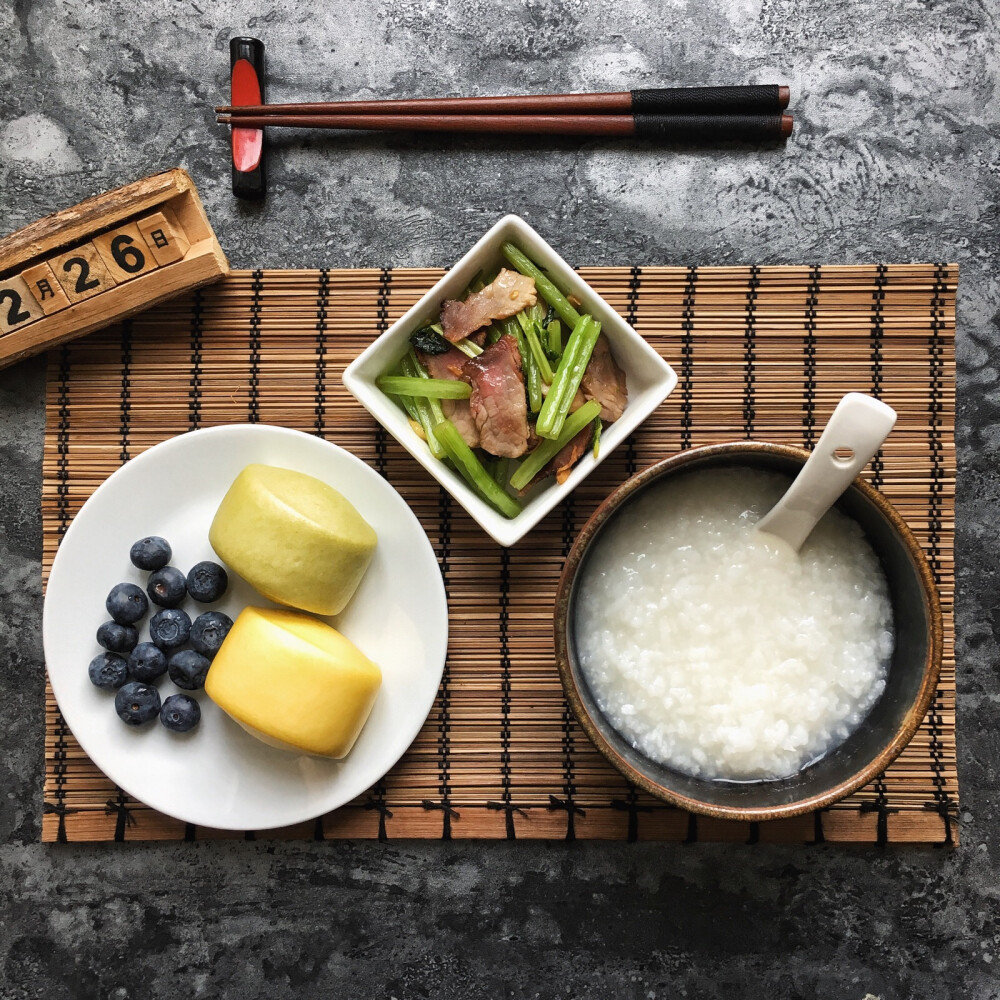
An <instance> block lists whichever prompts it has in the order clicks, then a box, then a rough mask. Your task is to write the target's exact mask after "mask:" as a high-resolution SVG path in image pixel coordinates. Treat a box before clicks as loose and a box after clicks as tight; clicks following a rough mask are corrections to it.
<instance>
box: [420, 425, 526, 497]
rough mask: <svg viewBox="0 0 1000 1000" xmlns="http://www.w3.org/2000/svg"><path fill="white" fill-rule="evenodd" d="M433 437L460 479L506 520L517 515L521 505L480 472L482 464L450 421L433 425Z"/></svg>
mask: <svg viewBox="0 0 1000 1000" xmlns="http://www.w3.org/2000/svg"><path fill="white" fill-rule="evenodd" d="M434 433H435V434H436V435H437V439H438V441H440V442H441V446H442V447H443V448H444V450H445V452H446V453H447V455H448V457H449V458H450V459H451V460H452V462H453V463H454V465H455V468H456V469H457V470H458V472H459V474H460V475H461V476H462V478H463V479H464V480H465V481H466V482H467V483H468V484H469V485H470V486H471V487H472V488H473V489H474V490H475V491H476V492H477V493H478V494H479V495H480V496H481V497H482V498H483V499H484V500H485V501H486V502H487V503H489V504H492V505H493V506H494V507H496V509H497V510H498V511H500V513H501V514H505V515H506V516H507V517H517V515H518V514H520V513H521V505H520V504H519V503H518V502H517V501H516V500H515V499H514V498H513V497H511V496H508V495H507V494H506V493H505V492H504V491H503V490H502V489H501V488H500V487H499V486H498V485H497V483H496V481H495V480H494V479H493V477H492V476H491V475H490V474H489V473H488V472H487V471H486V469H484V468H483V463H482V462H480V461H479V459H478V458H476V456H475V454H474V453H473V451H472V449H471V448H470V447H469V446H468V445H467V444H466V443H465V441H463V440H462V435H461V434H459V433H458V428H457V427H456V426H455V425H454V424H453V423H452V422H451V421H450V420H444V421H442V422H441V423H440V424H437V425H436V426H435V428H434Z"/></svg>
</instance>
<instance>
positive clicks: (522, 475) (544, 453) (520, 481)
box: [510, 399, 601, 490]
mask: <svg viewBox="0 0 1000 1000" xmlns="http://www.w3.org/2000/svg"><path fill="white" fill-rule="evenodd" d="M600 415H601V404H600V403H598V402H597V400H594V399H592V400H590V401H589V402H587V403H584V404H583V406H581V407H580V409H579V410H576V411H575V412H573V413H571V414H570V415H569V416H568V417H567V418H566V422H565V424H564V425H563V429H562V433H560V435H559V437H558V438H556V439H555V440H554V441H543V442H542V443H541V444H540V445H539V446H538V447H537V448H536V449H535V450H534V451H533V452H532V453H531V454H530V455H528V457H527V458H525V459H524V461H523V462H521V464H520V465H519V466H518V468H517V470H516V471H515V473H514V475H512V476H511V477H510V485H511V486H513V487H514V489H516V490H523V489H524V488H525V486H527V485H528V483H530V482H531V480H532V479H534V478H535V476H537V475H538V473H539V472H541V471H542V469H544V468H545V466H546V465H548V464H549V462H551V461H552V459H554V458H555V457H556V455H558V454H559V452H560V451H562V450H563V448H565V447H566V445H568V444H569V443H570V441H572V440H573V438H575V437H576V436H577V434H579V433H580V431H582V430H583V429H584V428H585V427H586V426H587V424H589V423H590V422H591V421H592V420H594V419H595V418H596V417H599V416H600Z"/></svg>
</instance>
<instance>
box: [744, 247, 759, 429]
mask: <svg viewBox="0 0 1000 1000" xmlns="http://www.w3.org/2000/svg"><path fill="white" fill-rule="evenodd" d="M759 287H760V268H759V267H758V266H757V265H756V264H752V265H751V266H750V280H749V281H748V282H747V307H746V308H747V318H746V326H745V327H744V330H743V379H744V388H743V429H744V432H745V434H746V436H747V438H748V439H749V438H752V437H753V430H754V421H755V420H756V418H757V411H756V410H755V409H754V405H755V404H754V397H755V383H756V381H757V372H756V367H755V366H756V364H757V289H758V288H759Z"/></svg>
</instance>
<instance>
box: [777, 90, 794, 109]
mask: <svg viewBox="0 0 1000 1000" xmlns="http://www.w3.org/2000/svg"><path fill="white" fill-rule="evenodd" d="M791 99H792V91H791V88H789V87H786V86H784V85H783V84H782V85H781V86H779V87H778V107H779V108H780V109H781V110H782V111H784V110H785V108H787V107H788V102H789V101H790V100H791Z"/></svg>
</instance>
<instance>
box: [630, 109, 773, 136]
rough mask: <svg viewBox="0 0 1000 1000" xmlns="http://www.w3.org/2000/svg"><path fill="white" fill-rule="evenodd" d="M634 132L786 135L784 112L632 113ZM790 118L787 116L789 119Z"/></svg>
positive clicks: (651, 134)
mask: <svg viewBox="0 0 1000 1000" xmlns="http://www.w3.org/2000/svg"><path fill="white" fill-rule="evenodd" d="M634 117H635V134H636V135H637V136H639V137H640V138H643V139H660V140H663V141H666V142H685V143H705V142H711V143H719V142H727V141H735V142H764V141H770V140H775V139H782V138H784V137H785V135H786V129H787V126H786V125H785V119H787V118H788V116H787V115H780V114H775V115H635V116H634ZM789 121H790V120H789Z"/></svg>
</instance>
